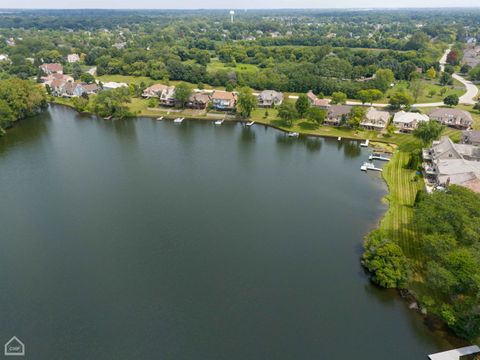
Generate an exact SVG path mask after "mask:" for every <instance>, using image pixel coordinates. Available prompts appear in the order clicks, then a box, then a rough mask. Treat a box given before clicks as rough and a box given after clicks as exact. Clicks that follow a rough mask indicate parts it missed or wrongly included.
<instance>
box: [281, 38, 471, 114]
mask: <svg viewBox="0 0 480 360" xmlns="http://www.w3.org/2000/svg"><path fill="white" fill-rule="evenodd" d="M450 49H451V45H450V46H449V47H448V49H447V50H445V52H444V53H443V55H442V57H441V58H440V60H439V62H440V70H441V71H445V64H446V63H447V55H448V53H449V52H450ZM452 77H453V78H454V79H455V80H458V81H460V82H461V83H462V84H463V85H464V86H465V88H466V89H467V92H466V93H465V94H463V95H462V96H460V99H459V102H460V104H465V105H474V104H475V103H476V101H475V100H474V99H475V97H476V96H477V95H478V87H477V86H476V85H474V84H473V83H472V82H471V81H469V80H466V79H465V78H463V77H461V76H460V75H458V74H453V75H452ZM289 98H290V99H298V96H294V95H291V96H289ZM347 105H363V104H362V103H361V102H359V101H347ZM388 105H389V104H378V103H374V104H372V106H375V107H379V108H382V107H387V106H388ZM443 105H445V104H444V103H443V101H442V102H434V103H421V104H413V107H417V108H421V107H436V106H443Z"/></svg>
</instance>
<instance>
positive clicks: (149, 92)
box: [142, 84, 168, 99]
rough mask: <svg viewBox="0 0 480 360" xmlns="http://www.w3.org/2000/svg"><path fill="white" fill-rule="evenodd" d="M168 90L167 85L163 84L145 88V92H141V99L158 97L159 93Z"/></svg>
mask: <svg viewBox="0 0 480 360" xmlns="http://www.w3.org/2000/svg"><path fill="white" fill-rule="evenodd" d="M166 90H168V86H167V85H163V84H153V85H152V86H149V87H147V88H146V89H145V90H143V94H142V97H144V98H146V99H149V98H151V97H158V98H159V97H160V95H161V93H162V92H163V91H166Z"/></svg>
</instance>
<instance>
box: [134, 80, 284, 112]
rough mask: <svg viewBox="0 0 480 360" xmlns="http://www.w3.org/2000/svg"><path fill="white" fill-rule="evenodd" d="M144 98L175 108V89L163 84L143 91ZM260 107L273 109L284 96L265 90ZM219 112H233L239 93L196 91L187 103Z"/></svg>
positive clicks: (260, 99)
mask: <svg viewBox="0 0 480 360" xmlns="http://www.w3.org/2000/svg"><path fill="white" fill-rule="evenodd" d="M142 96H143V97H144V98H146V99H150V98H158V99H159V101H160V104H161V105H163V106H174V105H175V103H176V100H175V87H174V86H168V85H163V84H154V85H152V86H149V87H148V88H146V89H145V90H144V91H143V94H142ZM257 99H258V106H260V107H273V106H279V105H281V104H282V102H283V94H282V93H280V92H278V91H274V90H264V91H262V92H261V93H260V94H258V95H257ZM210 102H211V103H212V106H213V107H214V108H215V109H217V110H223V111H232V110H234V109H235V107H236V105H237V93H235V92H231V91H220V90H206V91H195V92H194V93H193V94H192V95H191V96H190V99H189V101H188V103H187V106H188V107H191V108H194V109H205V108H206V107H207V106H208V104H209V103H210Z"/></svg>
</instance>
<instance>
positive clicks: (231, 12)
mask: <svg viewBox="0 0 480 360" xmlns="http://www.w3.org/2000/svg"><path fill="white" fill-rule="evenodd" d="M233 15H235V11H233V10H230V21H231V22H232V23H233Z"/></svg>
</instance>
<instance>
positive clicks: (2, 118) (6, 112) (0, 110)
mask: <svg viewBox="0 0 480 360" xmlns="http://www.w3.org/2000/svg"><path fill="white" fill-rule="evenodd" d="M13 121H15V115H14V114H13V111H12V109H11V108H10V106H9V105H8V103H7V102H6V101H5V100H2V99H0V135H1V134H2V133H3V129H5V128H7V127H9V126H10V124H11V123H12V122H13Z"/></svg>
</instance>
